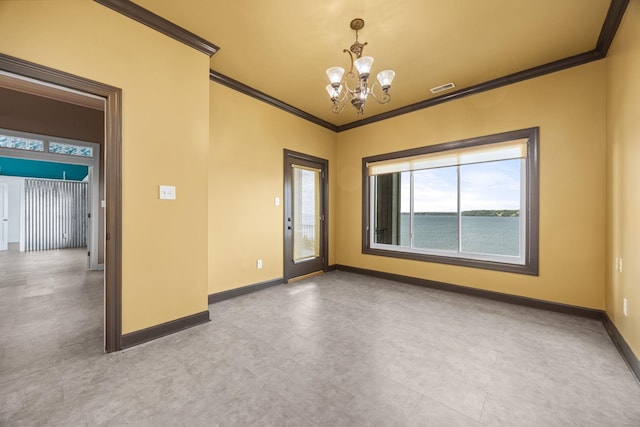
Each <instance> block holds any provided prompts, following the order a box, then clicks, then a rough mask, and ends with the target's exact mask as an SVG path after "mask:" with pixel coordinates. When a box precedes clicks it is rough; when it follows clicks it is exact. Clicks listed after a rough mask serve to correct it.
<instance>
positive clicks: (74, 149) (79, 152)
mask: <svg viewBox="0 0 640 427" xmlns="http://www.w3.org/2000/svg"><path fill="white" fill-rule="evenodd" d="M49 152H50V153H56V154H66V155H68V156H80V157H93V148H91V147H86V146H81V145H72V144H62V143H60V142H53V141H51V142H49Z"/></svg>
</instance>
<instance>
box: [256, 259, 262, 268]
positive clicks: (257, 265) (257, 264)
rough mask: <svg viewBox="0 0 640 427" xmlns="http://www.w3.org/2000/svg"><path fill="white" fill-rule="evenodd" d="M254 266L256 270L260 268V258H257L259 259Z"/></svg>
mask: <svg viewBox="0 0 640 427" xmlns="http://www.w3.org/2000/svg"><path fill="white" fill-rule="evenodd" d="M256 268H257V269H258V270H260V269H261V268H262V260H261V259H259V260H258V261H257V262H256Z"/></svg>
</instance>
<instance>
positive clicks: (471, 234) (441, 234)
mask: <svg viewBox="0 0 640 427" xmlns="http://www.w3.org/2000/svg"><path fill="white" fill-rule="evenodd" d="M409 224H410V223H409V214H408V213H402V216H401V223H400V227H401V234H400V245H401V246H409V244H410V229H409ZM414 228H415V236H414V247H415V248H421V249H443V250H452V251H456V250H457V249H458V217H457V216H456V214H454V213H442V214H428V213H416V214H415V215H414ZM519 229H520V217H519V216H508V215H507V216H496V215H493V216H470V215H464V214H463V215H462V228H461V233H462V251H463V252H474V253H484V254H494V255H508V256H518V255H519V253H520V230H519Z"/></svg>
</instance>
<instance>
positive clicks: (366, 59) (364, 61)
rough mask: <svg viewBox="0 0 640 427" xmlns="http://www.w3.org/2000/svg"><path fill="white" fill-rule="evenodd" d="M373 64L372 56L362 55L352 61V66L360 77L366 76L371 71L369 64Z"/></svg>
mask: <svg viewBox="0 0 640 427" xmlns="http://www.w3.org/2000/svg"><path fill="white" fill-rule="evenodd" d="M372 65H373V57H372V56H363V57H362V58H358V59H356V60H355V61H353V66H354V67H356V70H358V74H360V77H363V78H367V77H368V76H369V73H370V72H371V66H372Z"/></svg>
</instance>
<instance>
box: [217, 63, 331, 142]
mask: <svg viewBox="0 0 640 427" xmlns="http://www.w3.org/2000/svg"><path fill="white" fill-rule="evenodd" d="M209 79H210V80H211V81H212V82H215V83H219V84H221V85H223V86H227V87H228V88H231V89H234V90H237V91H238V92H240V93H244V94H245V95H249V96H250V97H252V98H255V99H258V100H260V101H262V102H266V103H267V104H269V105H271V106H273V107H276V108H280V109H281V110H284V111H286V112H287V113H291V114H293V115H294V116H298V117H300V118H302V119H305V120H307V121H310V122H312V123H315V124H317V125H319V126H322V127H323V128H325V129H329V130H331V131H333V132H337V131H338V126H336V125H334V124H332V123H329V122H327V121H325V120H322V119H321V118H319V117H316V116H314V115H312V114H309V113H307V112H305V111H302V110H301V109H299V108H296V107H294V106H293V105H289V104H287V103H286V102H283V101H280V100H279V99H277V98H274V97H273V96H270V95H267V94H266V93H264V92H261V91H259V90H257V89H254V88H252V87H251V86H247V85H246V84H244V83H240V82H239V81H237V80H234V79H232V78H231V77H228V76H225V75H224V74H221V73H219V72H217V71H215V70H209Z"/></svg>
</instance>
